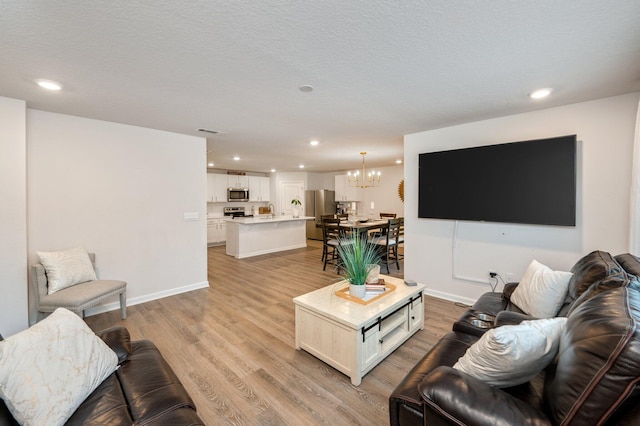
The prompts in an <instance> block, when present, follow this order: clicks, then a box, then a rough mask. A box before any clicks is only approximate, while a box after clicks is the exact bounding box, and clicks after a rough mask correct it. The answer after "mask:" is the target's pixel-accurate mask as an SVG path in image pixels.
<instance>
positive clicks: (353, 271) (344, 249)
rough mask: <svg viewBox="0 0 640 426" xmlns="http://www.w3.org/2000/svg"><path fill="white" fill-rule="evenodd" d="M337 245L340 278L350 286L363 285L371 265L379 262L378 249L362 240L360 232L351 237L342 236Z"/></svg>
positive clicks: (364, 239)
mask: <svg viewBox="0 0 640 426" xmlns="http://www.w3.org/2000/svg"><path fill="white" fill-rule="evenodd" d="M338 243H339V244H338V254H339V255H340V263H339V267H340V268H341V272H342V276H343V277H344V279H345V280H347V281H348V282H349V283H351V284H357V285H361V284H365V282H366V280H367V276H368V275H369V272H370V269H371V265H376V264H377V263H378V262H379V261H380V257H381V256H380V252H379V251H378V247H377V246H376V245H375V244H371V243H369V241H368V240H367V238H366V237H365V238H362V237H361V235H360V232H355V235H354V236H353V237H346V236H342V237H340V238H338Z"/></svg>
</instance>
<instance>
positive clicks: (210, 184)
mask: <svg viewBox="0 0 640 426" xmlns="http://www.w3.org/2000/svg"><path fill="white" fill-rule="evenodd" d="M215 176H216V175H214V174H213V173H207V202H213V201H216V199H215Z"/></svg>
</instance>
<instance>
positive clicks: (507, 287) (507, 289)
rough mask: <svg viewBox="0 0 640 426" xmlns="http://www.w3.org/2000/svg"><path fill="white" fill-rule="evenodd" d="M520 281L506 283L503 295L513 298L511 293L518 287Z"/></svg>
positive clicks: (506, 297)
mask: <svg viewBox="0 0 640 426" xmlns="http://www.w3.org/2000/svg"><path fill="white" fill-rule="evenodd" d="M518 284H520V283H506V284H505V285H504V288H503V289H502V297H503V298H505V299H507V300H511V295H512V294H513V292H514V291H515V289H516V287H518Z"/></svg>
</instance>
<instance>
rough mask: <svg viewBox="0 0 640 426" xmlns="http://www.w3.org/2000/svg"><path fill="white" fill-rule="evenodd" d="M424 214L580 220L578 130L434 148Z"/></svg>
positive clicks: (422, 180) (423, 169)
mask: <svg viewBox="0 0 640 426" xmlns="http://www.w3.org/2000/svg"><path fill="white" fill-rule="evenodd" d="M418 217H420V218H431V219H453V220H472V221H487V222H508V223H523V224H538V225H561V226H575V224H576V135H570V136H561V137H556V138H550V139H539V140H533V141H523V142H512V143H505V144H500V145H489V146H480V147H473V148H464V149H455V150H451V151H439V152H428V153H424V154H420V158H419V195H418Z"/></svg>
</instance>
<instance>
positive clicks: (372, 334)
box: [293, 275, 425, 386]
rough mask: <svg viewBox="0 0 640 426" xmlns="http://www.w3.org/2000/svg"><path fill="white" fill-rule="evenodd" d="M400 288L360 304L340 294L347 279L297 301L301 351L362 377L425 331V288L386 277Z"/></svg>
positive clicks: (356, 380)
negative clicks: (409, 339)
mask: <svg viewBox="0 0 640 426" xmlns="http://www.w3.org/2000/svg"><path fill="white" fill-rule="evenodd" d="M380 278H383V279H384V280H385V282H387V283H390V284H392V285H393V286H395V289H394V290H393V291H390V292H388V293H387V294H385V295H384V296H382V297H379V298H377V299H376V300H374V301H372V302H371V303H369V304H361V303H356V302H355V301H351V300H347V299H345V298H343V297H340V296H338V295H337V294H336V291H337V290H340V289H343V288H344V287H346V286H348V284H347V283H346V281H341V282H339V283H337V284H332V285H329V286H327V287H323V288H321V289H318V290H315V291H312V292H310V293H307V294H303V295H301V296H298V297H296V298H294V299H293V303H294V304H295V306H296V349H304V350H305V351H307V352H309V353H310V354H312V355H314V356H315V357H317V358H319V359H321V360H322V361H324V362H326V363H327V364H329V365H331V366H332V367H334V368H335V369H337V370H338V371H340V372H342V373H344V374H346V375H347V376H349V377H351V383H353V384H354V385H355V386H358V385H360V382H361V381H362V377H363V376H364V375H365V374H366V373H368V372H369V371H370V370H371V369H372V368H373V367H375V366H376V365H378V363H380V361H382V360H383V359H385V358H386V357H387V356H388V355H389V354H390V353H391V352H393V351H394V350H395V349H396V348H397V347H398V346H400V345H401V344H402V343H404V342H405V341H406V340H407V339H408V338H409V337H411V336H412V335H413V334H414V333H415V332H416V331H418V330H422V329H424V305H423V290H424V288H425V286H424V285H423V284H418V285H416V286H412V287H410V286H407V285H405V284H404V281H403V280H401V279H398V278H393V277H389V276H386V275H380Z"/></svg>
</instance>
